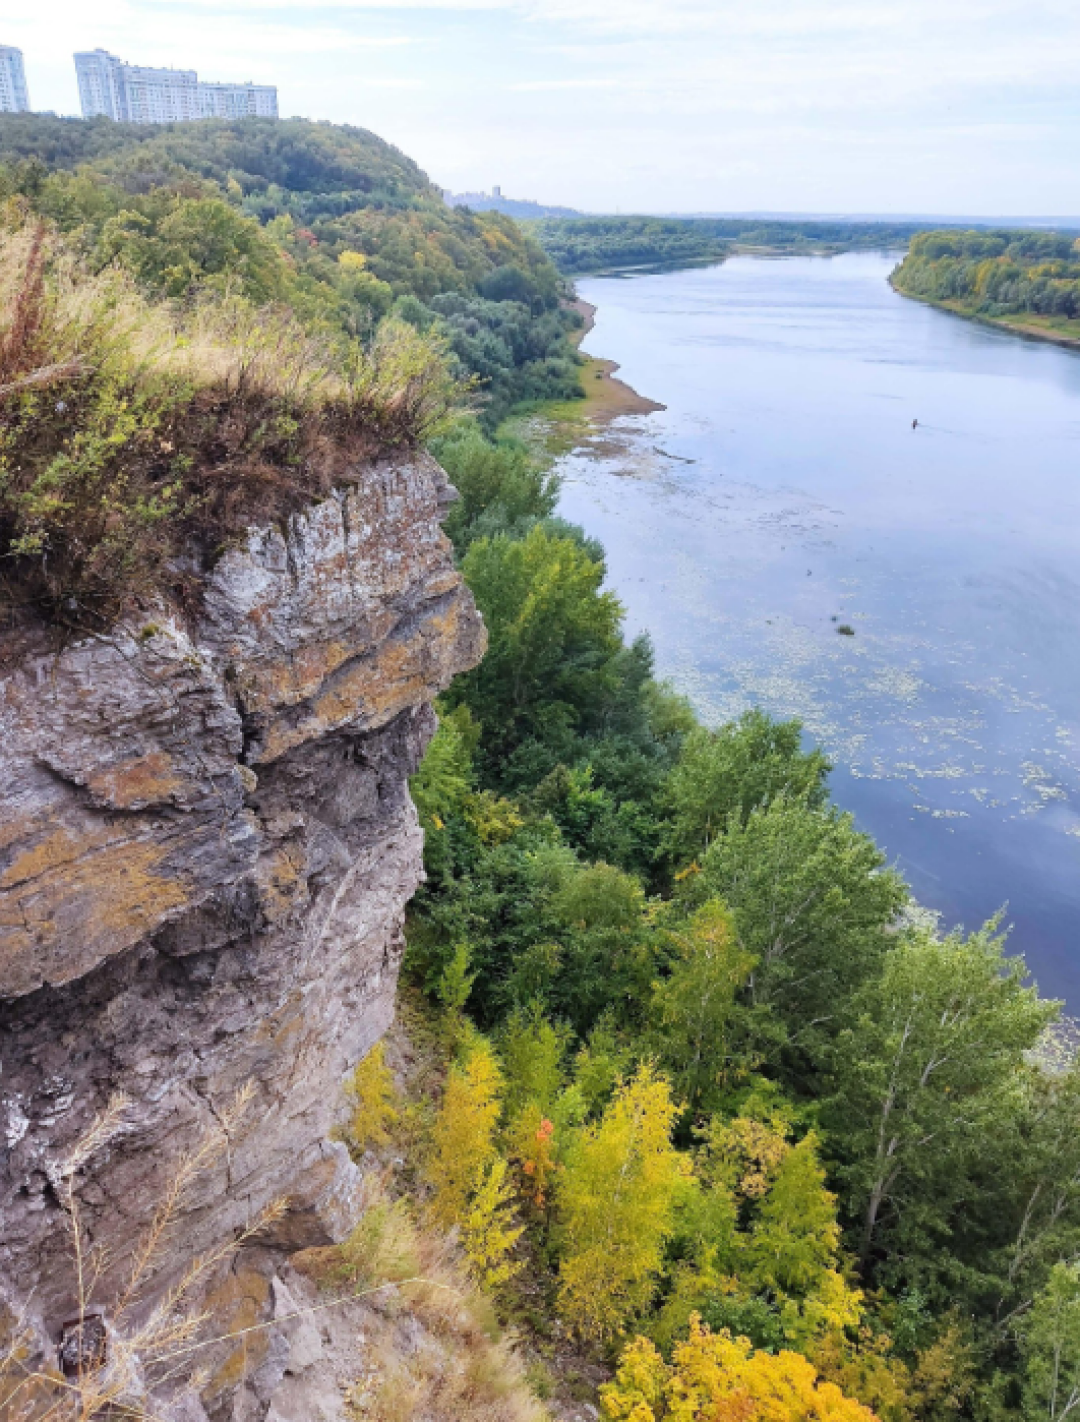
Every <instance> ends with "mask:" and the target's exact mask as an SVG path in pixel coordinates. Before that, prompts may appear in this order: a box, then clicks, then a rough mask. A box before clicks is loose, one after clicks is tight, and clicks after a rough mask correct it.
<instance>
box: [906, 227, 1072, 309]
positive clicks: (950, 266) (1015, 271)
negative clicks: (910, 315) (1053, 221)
mask: <svg viewBox="0 0 1080 1422" xmlns="http://www.w3.org/2000/svg"><path fill="white" fill-rule="evenodd" d="M893 284H894V285H895V286H896V288H897V289H898V290H899V291H902V292H903V293H904V294H905V295H906V296H917V297H921V298H922V299H923V300H926V301H934V302H940V303H943V304H949V305H952V306H955V307H958V308H960V309H962V310H963V311H965V312H967V313H969V314H971V315H979V316H987V317H990V318H999V319H1000V318H1002V317H1011V316H1019V315H1031V316H1034V317H1037V318H1043V319H1044V320H1048V321H1050V322H1054V321H1055V320H1057V321H1080V238H1076V237H1075V236H1065V235H1062V234H1060V233H1055V232H1031V231H1023V232H1020V231H1007V230H1006V231H989V232H923V233H920V234H919V235H918V236H917V237H914V238H913V239H912V242H911V246H910V248H909V250H908V254H907V256H906V257H905V258H904V260H903V262H902V263H901V264H900V266H899V267H898V268H897V270H896V272H895V273H894V276H893Z"/></svg>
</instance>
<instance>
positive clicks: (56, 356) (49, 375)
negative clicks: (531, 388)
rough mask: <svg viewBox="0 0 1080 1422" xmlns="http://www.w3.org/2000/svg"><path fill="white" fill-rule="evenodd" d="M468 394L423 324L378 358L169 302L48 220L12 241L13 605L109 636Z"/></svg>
mask: <svg viewBox="0 0 1080 1422" xmlns="http://www.w3.org/2000/svg"><path fill="white" fill-rule="evenodd" d="M466 394H467V391H466V387H465V385H464V384H463V382H462V381H461V380H460V379H459V378H458V377H457V376H456V375H455V374H454V373H453V370H452V368H451V362H450V359H449V357H448V354H447V351H446V349H445V348H444V347H443V346H442V345H440V343H439V341H438V340H437V339H436V338H433V337H432V336H430V335H422V334H420V333H419V332H417V331H416V330H415V329H414V328H413V327H411V326H409V325H407V324H405V323H403V322H398V321H393V320H390V321H384V322H383V324H382V325H381V326H380V327H379V328H378V330H377V332H376V334H375V336H374V338H373V340H372V342H371V343H370V344H369V345H367V346H362V345H361V344H359V343H358V342H350V343H344V342H332V341H328V340H324V339H320V338H317V337H315V336H312V335H311V334H310V333H308V332H307V331H305V330H304V328H303V327H302V326H301V325H300V324H299V323H298V322H297V321H296V320H295V318H294V317H293V316H292V315H291V314H290V313H289V312H287V311H284V310H281V309H276V308H262V309H259V308H256V307H253V306H251V305H250V304H248V303H246V302H244V301H242V300H239V299H233V298H230V297H228V296H225V297H221V296H214V297H211V296H210V295H206V296H205V297H203V298H202V299H200V300H198V301H196V302H194V303H193V304H190V305H189V306H187V307H186V308H184V309H180V308H178V307H176V306H171V305H168V304H156V305H153V304H150V303H148V302H147V301H146V300H145V299H144V298H143V297H142V296H140V294H139V293H138V291H137V290H136V288H135V286H134V283H133V281H132V279H131V278H130V277H129V276H128V275H126V274H125V273H123V272H121V271H119V270H115V269H112V268H107V269H106V270H104V271H102V272H98V273H96V274H94V273H91V272H88V271H87V270H86V269H85V267H84V266H82V265H81V264H80V263H79V261H78V260H76V258H75V257H74V256H73V255H72V254H71V252H70V251H68V250H67V249H66V248H65V247H64V245H63V243H62V242H61V241H60V239H59V238H58V237H56V235H55V234H54V233H52V232H51V231H50V230H49V229H47V228H46V227H45V226H44V225H43V224H41V223H27V224H26V225H24V226H22V227H20V228H18V229H17V230H15V231H12V232H8V233H6V234H3V233H0V603H4V604H7V606H8V607H9V608H32V609H35V610H36V611H37V612H39V613H41V614H43V615H45V616H46V617H48V618H49V619H50V620H52V621H54V622H57V623H60V624H61V625H64V626H70V627H87V628H90V629H93V630H100V629H101V628H103V627H104V626H107V625H108V624H109V623H111V622H112V621H114V620H115V619H116V618H117V617H118V616H120V615H122V614H123V613H125V612H126V611H129V610H131V609H132V608H133V607H135V606H140V605H145V604H147V603H148V602H151V601H152V600H153V599H154V598H156V597H157V596H158V595H160V594H161V593H162V592H163V591H165V590H166V589H167V588H169V587H170V586H172V587H177V585H179V588H180V589H181V590H182V589H183V588H184V587H186V586H187V585H188V584H189V583H191V582H192V581H193V580H196V579H197V576H198V572H199V571H200V569H201V568H202V567H203V566H205V564H206V562H207V560H208V559H210V558H212V556H213V554H214V552H215V551H216V550H218V549H220V547H221V546H222V544H223V543H224V542H226V541H227V540H228V539H229V538H230V537H233V536H235V535H237V534H239V533H240V532H241V531H242V530H243V529H244V528H245V527H247V526H249V525H250V524H252V523H256V522H262V523H267V522H273V521H276V520H279V519H281V518H283V517H286V516H287V515H288V514H289V513H292V512H294V511H295V510H297V509H299V508H301V507H303V506H304V505H305V504H307V503H310V502H311V501H312V500H313V499H315V498H319V497H322V496H324V495H325V494H327V493H328V492H329V491H330V489H331V488H332V487H333V486H334V485H335V484H337V483H340V482H344V481H347V480H348V479H349V477H350V470H352V469H353V468H355V466H356V465H357V463H360V462H363V461H366V460H370V459H373V458H377V457H380V456H383V455H386V454H389V453H391V452H395V451H403V450H412V449H415V448H417V447H418V446H419V445H420V444H422V443H423V441H425V440H426V439H428V438H429V437H430V436H431V435H432V434H434V433H436V432H437V430H438V429H439V428H440V427H441V425H442V423H443V421H445V420H446V419H447V418H448V416H449V415H450V413H451V411H453V410H454V409H456V408H458V407H460V404H461V403H462V401H463V400H464V399H465V397H466ZM193 555H195V556H194V557H193Z"/></svg>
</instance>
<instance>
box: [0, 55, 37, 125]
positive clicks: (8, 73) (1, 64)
mask: <svg viewBox="0 0 1080 1422" xmlns="http://www.w3.org/2000/svg"><path fill="white" fill-rule="evenodd" d="M29 112H30V92H29V90H28V89H27V87H26V70H25V68H24V67H23V54H22V50H21V49H16V48H15V46H14V45H13V44H0V113H3V114H26V113H29Z"/></svg>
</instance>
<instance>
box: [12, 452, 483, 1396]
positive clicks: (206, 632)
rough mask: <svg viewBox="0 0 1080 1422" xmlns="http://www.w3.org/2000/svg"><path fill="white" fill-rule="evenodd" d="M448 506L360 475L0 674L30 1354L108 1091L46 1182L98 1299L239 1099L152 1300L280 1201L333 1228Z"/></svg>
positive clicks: (406, 826) (348, 1181)
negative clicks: (110, 1127)
mask: <svg viewBox="0 0 1080 1422" xmlns="http://www.w3.org/2000/svg"><path fill="white" fill-rule="evenodd" d="M452 497H453V495H452V491H451V490H450V489H449V486H448V484H447V481H446V478H445V476H444V475H443V473H442V471H441V470H440V469H439V467H438V465H437V464H435V462H434V461H433V460H431V459H430V458H429V457H427V456H424V455H418V454H410V455H402V456H400V457H399V458H390V459H385V460H382V461H379V462H374V463H369V464H363V465H360V466H358V467H356V468H353V469H350V470H349V472H348V477H347V478H346V479H344V480H341V481H339V482H338V483H337V484H336V487H335V489H334V491H333V493H332V494H331V495H330V496H329V497H326V498H324V499H322V500H321V501H319V502H317V503H315V504H314V505H312V506H311V507H309V508H307V509H305V510H303V511H301V512H299V513H295V514H293V515H291V516H290V517H289V518H288V520H287V521H286V523H285V524H284V525H283V526H267V527H259V528H253V529H251V530H250V531H249V533H248V534H247V536H246V539H245V540H243V542H242V543H240V544H237V545H234V546H232V547H231V548H229V549H228V550H226V551H225V552H224V553H223V554H222V555H221V557H220V558H219V559H218V561H217V563H216V564H215V565H214V566H213V568H212V569H211V570H210V571H209V573H208V574H207V575H206V577H205V581H204V585H203V587H202V588H201V596H200V598H199V599H198V603H197V606H195V605H193V604H191V603H188V604H187V605H185V606H183V607H182V606H179V605H176V606H171V605H165V604H163V605H161V606H158V607H155V608H154V609H153V610H152V612H147V613H146V614H144V615H142V616H140V617H136V618H132V617H129V618H127V619H126V620H125V621H123V622H122V623H120V624H119V625H117V626H116V627H115V628H114V629H113V630H111V631H110V632H108V633H107V634H104V635H100V636H83V637H79V638H76V639H74V640H72V641H71V642H69V643H68V644H67V645H66V646H64V647H63V648H62V649H60V650H59V651H57V650H56V649H55V648H53V647H50V646H46V645H43V646H42V647H40V648H37V649H34V648H33V647H31V648H25V647H22V648H20V650H19V651H18V654H17V655H9V656H8V658H7V660H6V662H5V663H4V671H3V673H2V674H0V1034H2V1036H0V1050H2V1072H0V1092H2V1099H0V1111H2V1115H3V1126H4V1130H5V1132H6V1147H7V1149H6V1152H5V1154H4V1156H3V1163H2V1165H0V1299H6V1300H7V1303H8V1305H9V1306H10V1307H11V1308H13V1309H14V1310H16V1311H17V1312H20V1313H21V1314H22V1316H23V1317H29V1318H30V1319H31V1321H32V1323H33V1325H34V1328H35V1329H36V1330H37V1332H38V1335H39V1336H40V1337H41V1338H42V1339H44V1340H47V1339H52V1340H53V1341H55V1340H56V1338H57V1337H58V1329H59V1327H60V1325H61V1323H62V1322H63V1320H64V1319H65V1318H68V1317H69V1316H70V1310H71V1309H72V1307H73V1305H74V1302H75V1293H74V1279H73V1274H72V1268H71V1260H70V1252H69V1243H68V1237H67V1234H66V1231H65V1228H64V1221H63V1220H62V1218H61V1210H60V1204H59V1201H58V1196H57V1191H56V1185H55V1182H56V1171H57V1169H58V1166H59V1162H61V1161H62V1160H63V1159H64V1157H65V1154H66V1152H68V1151H69V1150H70V1149H71V1146H72V1144H73V1142H74V1141H76V1140H77V1139H78V1137H79V1135H80V1133H81V1132H83V1131H84V1130H85V1129H86V1127H87V1124H88V1122H89V1121H90V1120H91V1119H92V1118H93V1116H94V1114H95V1112H97V1111H99V1110H101V1109H102V1107H103V1105H104V1103H105V1101H106V1100H107V1099H108V1097H109V1095H110V1094H111V1093H114V1092H116V1091H118V1090H119V1091H123V1092H124V1093H125V1094H126V1095H127V1097H128V1098H129V1100H130V1106H129V1108H128V1110H127V1112H126V1114H125V1119H124V1125H123V1128H122V1130H121V1131H120V1132H119V1133H118V1134H117V1135H116V1137H115V1138H114V1139H113V1140H111V1141H110V1142H109V1144H108V1147H107V1149H105V1150H103V1151H102V1152H100V1153H99V1155H98V1156H96V1157H95V1158H94V1159H93V1160H91V1161H90V1162H89V1163H88V1165H87V1166H86V1168H85V1171H84V1172H83V1175H82V1176H81V1177H80V1182H79V1185H78V1189H79V1195H80V1201H81V1206H82V1210H83V1213H84V1218H85V1220H86V1223H87V1228H88V1229H89V1230H90V1231H91V1232H92V1233H93V1235H94V1237H95V1238H96V1239H98V1240H103V1241H105V1242H106V1243H107V1245H108V1260H109V1264H108V1267H107V1269H106V1271H105V1273H104V1275H103V1276H102V1277H101V1279H100V1280H99V1281H98V1283H97V1290H98V1293H99V1294H100V1297H101V1298H102V1299H103V1300H104V1301H106V1302H107V1300H108V1297H109V1291H110V1287H112V1283H113V1281H114V1279H118V1278H120V1277H121V1276H122V1274H123V1270H124V1267H125V1265H126V1263H127V1261H128V1260H129V1258H130V1255H131V1251H132V1250H133V1248H134V1247H135V1244H136V1241H137V1240H138V1239H139V1237H140V1232H141V1231H143V1230H144V1229H145V1227H146V1224H147V1221H148V1219H149V1218H150V1216H151V1215H152V1213H153V1210H154V1207H155V1205H156V1203H157V1202H158V1200H159V1199H160V1196H161V1192H162V1190H163V1189H164V1188H165V1186H166V1183H167V1180H168V1176H169V1172H170V1170H171V1169H172V1168H173V1164H174V1162H175V1160H176V1158H177V1156H178V1155H179V1154H180V1153H182V1152H183V1151H184V1150H185V1149H186V1148H189V1147H190V1145H191V1143H192V1142H193V1141H194V1140H196V1139H197V1138H198V1137H199V1136H200V1133H204V1132H205V1131H206V1130H207V1129H208V1128H213V1125H214V1121H215V1119H216V1118H217V1115H218V1114H219V1113H220V1111H221V1110H222V1107H223V1105H224V1104H225V1103H227V1102H228V1101H229V1100H230V1099H231V1098H232V1097H233V1096H234V1094H235V1092H236V1091H237V1089H238V1088H239V1087H241V1086H242V1085H243V1084H245V1083H251V1086H252V1087H253V1089H254V1093H255V1098H254V1102H253V1106H252V1109H251V1110H250V1111H249V1112H248V1113H247V1114H246V1115H245V1118H244V1124H243V1125H242V1127H241V1128H240V1129H239V1130H236V1131H235V1132H234V1133H233V1138H232V1139H230V1140H229V1141H228V1143H227V1149H226V1150H224V1151H223V1152H222V1154H221V1158H220V1163H219V1164H217V1165H215V1167H214V1169H213V1170H211V1171H209V1172H208V1173H207V1175H206V1176H205V1177H204V1178H203V1179H201V1180H200V1182H199V1185H198V1189H197V1191H196V1192H195V1194H194V1195H193V1197H192V1198H191V1199H190V1200H188V1201H187V1202H186V1203H185V1205H184V1209H183V1213H182V1217H181V1218H180V1219H179V1220H178V1221H177V1223H176V1226H175V1227H174V1228H173V1230H172V1231H171V1233H170V1238H169V1243H168V1247H167V1249H166V1250H165V1251H164V1253H163V1255H162V1257H161V1258H160V1259H159V1260H158V1261H157V1263H156V1264H155V1277H156V1278H157V1279H158V1280H159V1281H160V1286H161V1287H164V1286H165V1284H166V1283H167V1282H168V1281H170V1280H171V1279H173V1278H174V1277H175V1276H176V1273H177V1271H178V1270H180V1269H182V1268H183V1266H184V1264H185V1262H186V1261H188V1260H189V1259H190V1258H191V1257H192V1256H193V1255H194V1254H196V1253H197V1252H199V1251H200V1250H203V1249H207V1248H212V1247H214V1246H215V1245H216V1244H218V1243H219V1242H220V1241H222V1240H224V1239H227V1238H228V1237H229V1236H230V1234H231V1233H232V1232H234V1231H235V1230H237V1229H238V1228H241V1227H242V1226H243V1225H244V1223H245V1222H246V1221H247V1220H248V1219H250V1218H251V1216H252V1214H253V1213H255V1212H256V1211H257V1210H258V1209H259V1208H260V1206H261V1205H263V1204H264V1203H265V1202H267V1201H269V1200H271V1199H274V1198H276V1197H279V1196H281V1195H286V1196H288V1197H289V1200H290V1202H291V1208H290V1210H289V1213H288V1214H287V1215H286V1217H285V1219H284V1220H283V1221H282V1222H281V1223H280V1224H279V1225H278V1226H277V1227H276V1228H277V1232H278V1233H277V1239H278V1240H279V1242H280V1243H281V1244H282V1245H283V1246H288V1247H290V1248H300V1247H306V1246H310V1245H317V1244H323V1243H327V1242H330V1241H332V1240H333V1239H335V1238H337V1237H340V1235H341V1234H342V1233H343V1232H344V1231H345V1230H347V1229H348V1227H349V1226H350V1225H351V1223H352V1219H353V1214H354V1212H355V1192H356V1189H357V1179H356V1171H355V1167H354V1166H353V1165H352V1164H351V1162H350V1161H349V1159H348V1156H347V1153H346V1151H345V1150H344V1147H343V1146H341V1145H340V1144H335V1143H334V1142H332V1140H331V1130H332V1127H333V1124H334V1121H335V1117H336V1114H337V1113H338V1112H339V1110H340V1109H341V1108H342V1106H343V1096H342V1092H341V1082H342V1079H343V1077H344V1075H345V1074H346V1072H347V1071H348V1070H349V1069H350V1068H351V1067H352V1066H354V1065H355V1063H356V1062H357V1061H358V1060H359V1059H360V1058H361V1057H362V1056H363V1055H364V1053H365V1052H366V1051H367V1050H368V1049H369V1048H370V1046H371V1045H372V1044H373V1043H374V1042H375V1041H376V1040H377V1039H378V1038H379V1036H380V1034H381V1033H382V1032H383V1031H384V1029H385V1028H386V1026H387V1024H388V1022H389V1020H390V1017H391V1015H392V1012H393V1000H394V991H395V986H396V976H397V968H398V962H399V958H400V952H401V947H402V921H403V913H404V908H405V905H406V903H407V901H408V899H409V897H410V896H411V894H412V893H413V892H414V890H415V888H416V885H417V883H418V882H419V879H420V876H421V872H422V870H421V845H422V835H421V831H420V828H419V826H418V823H417V819H416V813H415V811H414V809H413V806H412V803H411V801H410V799H409V795H408V786H407V780H408V776H409V775H410V774H411V773H412V772H413V771H414V770H415V768H416V766H417V765H418V763H419V759H420V757H421V755H422V753H423V750H424V747H425V746H426V744H427V741H428V739H429V738H430V735H431V733H432V730H433V728H434V714H433V712H432V710H431V703H432V701H433V699H434V697H435V696H436V695H437V694H438V693H439V691H440V690H442V689H443V688H445V687H446V686H447V685H448V683H449V681H450V680H451V678H452V677H453V676H454V675H455V674H457V673H458V672H460V671H463V670H465V669H467V668H468V667H471V666H472V665H474V664H475V663H476V661H477V660H478V659H479V657H480V655H481V653H482V651H483V647H484V635H485V634H484V630H483V626H482V623H481V621H480V618H479V615H478V613H477V612H476V609H475V607H474V605H473V602H472V599H471V597H470V595H469V593H468V591H467V589H466V588H465V587H464V585H463V583H462V581H461V579H460V577H459V575H458V573H457V572H456V571H455V569H454V567H453V560H452V554H451V550H450V546H449V544H448V542H447V540H446V539H445V537H444V536H443V534H442V532H441V529H440V527H439V523H440V519H441V517H442V515H443V514H444V512H445V510H446V507H447V505H448V501H449V500H450V499H451V498H452ZM0 640H2V634H0ZM222 1415H228V1411H227V1410H226V1411H225V1412H224V1413H222Z"/></svg>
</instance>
